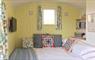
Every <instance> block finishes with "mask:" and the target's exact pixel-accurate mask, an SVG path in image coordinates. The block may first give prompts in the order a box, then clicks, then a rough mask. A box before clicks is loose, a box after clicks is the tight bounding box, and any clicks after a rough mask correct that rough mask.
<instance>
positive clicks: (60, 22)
mask: <svg viewBox="0 0 95 60" xmlns="http://www.w3.org/2000/svg"><path fill="white" fill-rule="evenodd" d="M61 13H62V8H61V6H58V7H57V30H61V29H62V15H61Z"/></svg>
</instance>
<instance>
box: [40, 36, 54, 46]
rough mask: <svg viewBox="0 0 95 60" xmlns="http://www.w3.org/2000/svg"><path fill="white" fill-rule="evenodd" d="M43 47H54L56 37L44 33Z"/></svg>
mask: <svg viewBox="0 0 95 60" xmlns="http://www.w3.org/2000/svg"><path fill="white" fill-rule="evenodd" d="M42 44H43V47H54V38H53V36H51V35H42Z"/></svg>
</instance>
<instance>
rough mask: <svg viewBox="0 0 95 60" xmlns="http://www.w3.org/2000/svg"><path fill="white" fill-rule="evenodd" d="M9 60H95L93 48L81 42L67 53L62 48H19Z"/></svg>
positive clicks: (94, 49)
mask: <svg viewBox="0 0 95 60" xmlns="http://www.w3.org/2000/svg"><path fill="white" fill-rule="evenodd" d="M85 51H86V52H85ZM88 56H89V57H88ZM90 56H91V57H90ZM9 60H95V48H94V47H92V46H90V45H88V44H85V43H83V42H79V43H78V44H76V45H74V46H73V48H72V52H69V53H67V52H66V51H65V50H64V49H63V47H46V48H28V49H25V48H23V49H21V48H19V49H16V50H15V51H14V52H13V54H12V55H11V56H10V58H9Z"/></svg>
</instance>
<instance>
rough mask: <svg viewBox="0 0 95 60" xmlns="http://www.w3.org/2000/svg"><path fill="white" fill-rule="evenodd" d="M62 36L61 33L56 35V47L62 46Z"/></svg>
mask: <svg viewBox="0 0 95 60" xmlns="http://www.w3.org/2000/svg"><path fill="white" fill-rule="evenodd" d="M62 43H63V42H62V36H61V35H54V46H55V47H62Z"/></svg>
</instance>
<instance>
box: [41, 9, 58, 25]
mask: <svg viewBox="0 0 95 60" xmlns="http://www.w3.org/2000/svg"><path fill="white" fill-rule="evenodd" d="M42 23H43V25H55V24H56V10H54V9H43V10H42Z"/></svg>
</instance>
